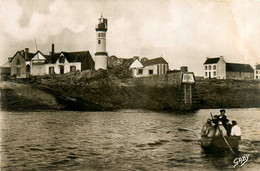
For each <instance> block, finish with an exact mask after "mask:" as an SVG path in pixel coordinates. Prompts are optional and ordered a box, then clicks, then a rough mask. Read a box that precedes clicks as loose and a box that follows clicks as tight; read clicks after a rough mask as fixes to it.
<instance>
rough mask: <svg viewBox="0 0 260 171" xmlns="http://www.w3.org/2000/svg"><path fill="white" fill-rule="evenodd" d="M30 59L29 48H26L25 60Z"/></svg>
mask: <svg viewBox="0 0 260 171" xmlns="http://www.w3.org/2000/svg"><path fill="white" fill-rule="evenodd" d="M28 59H29V48H25V60H28Z"/></svg>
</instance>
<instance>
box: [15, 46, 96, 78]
mask: <svg viewBox="0 0 260 171" xmlns="http://www.w3.org/2000/svg"><path fill="white" fill-rule="evenodd" d="M10 68H11V75H13V76H16V78H29V77H30V76H39V75H47V74H65V73H68V72H71V71H76V70H79V71H83V70H94V68H95V62H94V60H93V59H92V57H91V54H90V53H89V51H77V52H60V53H55V52H54V44H52V51H51V52H50V55H44V54H43V53H42V52H41V51H37V52H35V53H29V49H28V48H25V51H24V50H21V51H17V52H16V54H15V55H14V56H13V57H12V58H11V60H10Z"/></svg>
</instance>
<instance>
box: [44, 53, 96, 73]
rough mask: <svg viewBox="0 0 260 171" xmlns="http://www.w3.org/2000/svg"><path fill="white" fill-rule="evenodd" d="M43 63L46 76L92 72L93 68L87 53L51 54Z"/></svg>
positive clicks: (93, 64) (92, 61) (93, 63)
mask: <svg viewBox="0 0 260 171" xmlns="http://www.w3.org/2000/svg"><path fill="white" fill-rule="evenodd" d="M44 63H45V73H46V74H64V73H68V72H72V71H76V70H79V71H83V70H94V66H95V62H94V60H93V59H92V57H91V54H90V53H89V51H78V52H61V53H51V55H50V56H49V57H48V58H47V59H46V61H45V62H44Z"/></svg>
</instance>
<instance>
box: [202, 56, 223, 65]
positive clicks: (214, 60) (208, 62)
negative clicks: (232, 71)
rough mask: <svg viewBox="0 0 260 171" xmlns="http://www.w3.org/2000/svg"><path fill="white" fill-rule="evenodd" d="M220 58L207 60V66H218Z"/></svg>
mask: <svg viewBox="0 0 260 171" xmlns="http://www.w3.org/2000/svg"><path fill="white" fill-rule="evenodd" d="M219 59H220V58H207V60H206V61H205V62H204V65H205V64H216V63H218V61H219Z"/></svg>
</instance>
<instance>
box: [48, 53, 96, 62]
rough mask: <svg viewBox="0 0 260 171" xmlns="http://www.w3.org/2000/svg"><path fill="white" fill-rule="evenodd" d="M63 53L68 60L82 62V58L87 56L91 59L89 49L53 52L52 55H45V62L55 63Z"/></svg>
mask: <svg viewBox="0 0 260 171" xmlns="http://www.w3.org/2000/svg"><path fill="white" fill-rule="evenodd" d="M61 54H63V55H64V56H65V58H66V59H67V61H68V62H70V63H71V62H82V61H83V59H84V58H86V57H89V58H91V60H93V59H92V57H91V55H90V53H89V51H78V52H61V53H54V54H53V56H47V57H46V60H45V62H44V63H45V64H55V63H56V61H57V60H58V59H59V57H60V55H61Z"/></svg>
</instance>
